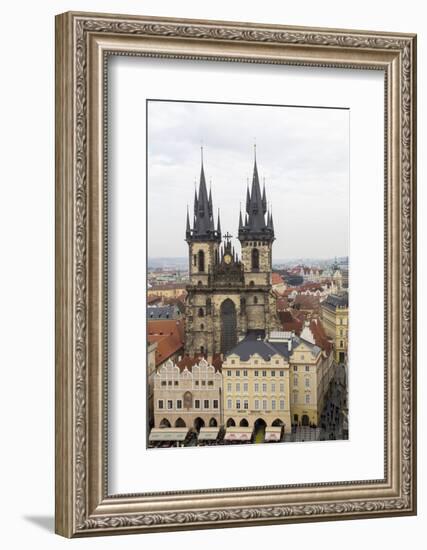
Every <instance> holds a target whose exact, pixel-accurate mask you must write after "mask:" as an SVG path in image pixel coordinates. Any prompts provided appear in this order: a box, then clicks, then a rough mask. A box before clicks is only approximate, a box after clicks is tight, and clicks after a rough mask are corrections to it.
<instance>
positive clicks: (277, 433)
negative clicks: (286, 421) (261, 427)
mask: <svg viewBox="0 0 427 550" xmlns="http://www.w3.org/2000/svg"><path fill="white" fill-rule="evenodd" d="M281 435H282V427H281V426H270V427H269V428H266V429H265V441H280V437H281Z"/></svg>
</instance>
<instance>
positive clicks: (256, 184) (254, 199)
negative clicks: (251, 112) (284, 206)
mask: <svg viewBox="0 0 427 550" xmlns="http://www.w3.org/2000/svg"><path fill="white" fill-rule="evenodd" d="M268 210H269V209H268V204H267V193H266V189H265V178H263V189H262V192H261V186H260V181H259V175H258V164H257V150H256V143H255V144H254V164H253V176H252V185H251V189H250V191H249V186H248V188H247V189H246V215H245V223H244V224H243V223H241V221H240V216H239V239H240V241H242V240H244V241H250V240H260V239H267V240H274V231H273V229H270V225H271V226H272V224H273V219H272V215H271V213H269V212H268Z"/></svg>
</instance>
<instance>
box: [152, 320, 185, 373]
mask: <svg viewBox="0 0 427 550" xmlns="http://www.w3.org/2000/svg"><path fill="white" fill-rule="evenodd" d="M147 333H148V334H147V338H148V343H149V344H151V343H152V342H157V350H156V367H157V366H158V365H160V364H161V363H163V362H164V361H166V360H167V359H168V358H169V357H171V356H172V355H173V354H174V353H177V352H178V351H179V350H180V349H181V348H183V346H184V320H183V319H180V320H179V321H177V320H175V319H168V320H162V321H160V320H155V321H148V327H147Z"/></svg>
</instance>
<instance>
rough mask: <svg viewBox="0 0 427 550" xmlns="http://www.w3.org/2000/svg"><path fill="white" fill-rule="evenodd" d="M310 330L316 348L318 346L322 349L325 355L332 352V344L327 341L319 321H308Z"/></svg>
mask: <svg viewBox="0 0 427 550" xmlns="http://www.w3.org/2000/svg"><path fill="white" fill-rule="evenodd" d="M310 330H311V332H312V334H313V336H314V341H315V342H316V346H319V348H321V349H323V350H324V351H326V352H327V353H330V351H331V350H332V343H331V342H330V341H329V340H328V337H327V336H326V332H325V329H324V327H323V324H322V322H321V321H320V319H312V320H311V321H310Z"/></svg>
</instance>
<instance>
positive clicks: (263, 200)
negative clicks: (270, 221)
mask: <svg viewBox="0 0 427 550" xmlns="http://www.w3.org/2000/svg"><path fill="white" fill-rule="evenodd" d="M262 211H263V213H264V214H265V213H266V212H267V199H266V196H265V178H263V187H262Z"/></svg>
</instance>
